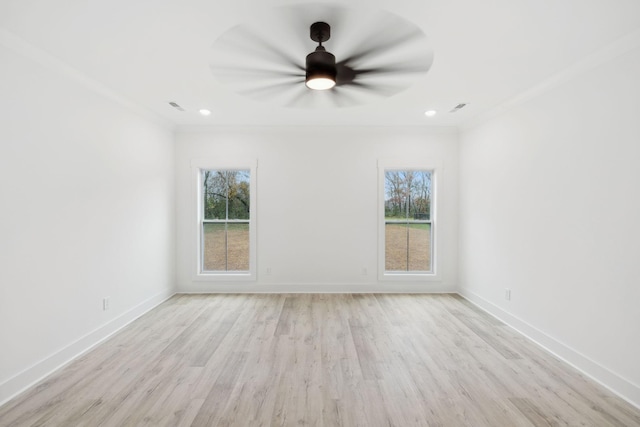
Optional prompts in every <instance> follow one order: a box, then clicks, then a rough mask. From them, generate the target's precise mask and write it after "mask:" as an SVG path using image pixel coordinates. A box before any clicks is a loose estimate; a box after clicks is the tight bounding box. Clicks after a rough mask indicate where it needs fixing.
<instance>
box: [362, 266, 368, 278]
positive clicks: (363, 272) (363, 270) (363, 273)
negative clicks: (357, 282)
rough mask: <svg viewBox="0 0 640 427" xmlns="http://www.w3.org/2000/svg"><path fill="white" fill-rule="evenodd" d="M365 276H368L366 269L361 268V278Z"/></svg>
mask: <svg viewBox="0 0 640 427" xmlns="http://www.w3.org/2000/svg"><path fill="white" fill-rule="evenodd" d="M367 274H368V273H367V269H366V267H362V275H363V276H366V275H367Z"/></svg>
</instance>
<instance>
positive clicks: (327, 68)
mask: <svg viewBox="0 0 640 427" xmlns="http://www.w3.org/2000/svg"><path fill="white" fill-rule="evenodd" d="M318 77H326V78H329V79H331V80H334V81H335V79H336V57H335V56H333V54H332V53H330V52H327V51H326V50H325V49H324V47H322V46H318V47H317V48H316V50H315V52H311V53H310V54H309V55H307V73H306V79H307V80H309V79H310V78H318Z"/></svg>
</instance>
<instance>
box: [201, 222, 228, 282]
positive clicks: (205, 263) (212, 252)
mask: <svg viewBox="0 0 640 427" xmlns="http://www.w3.org/2000/svg"><path fill="white" fill-rule="evenodd" d="M225 226H226V224H224V223H222V224H220V223H216V224H204V225H203V230H202V240H203V248H202V252H203V254H202V269H203V270H204V271H220V270H223V271H224V270H226V269H227V268H226V265H227V241H226V239H227V236H226V232H225Z"/></svg>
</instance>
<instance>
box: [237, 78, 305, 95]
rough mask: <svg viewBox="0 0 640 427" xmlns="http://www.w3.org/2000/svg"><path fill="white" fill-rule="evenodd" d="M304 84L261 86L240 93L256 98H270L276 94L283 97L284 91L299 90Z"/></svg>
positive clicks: (293, 82) (291, 83) (286, 83)
mask: <svg viewBox="0 0 640 427" xmlns="http://www.w3.org/2000/svg"><path fill="white" fill-rule="evenodd" d="M303 82H304V81H302V82H298V81H291V82H284V83H277V84H271V85H268V86H259V87H254V88H250V89H243V90H239V91H238V93H240V94H242V95H252V96H256V97H268V96H272V95H275V94H278V95H281V94H282V93H283V91H290V90H291V89H297V88H298V87H299V86H300V84H301V83H303Z"/></svg>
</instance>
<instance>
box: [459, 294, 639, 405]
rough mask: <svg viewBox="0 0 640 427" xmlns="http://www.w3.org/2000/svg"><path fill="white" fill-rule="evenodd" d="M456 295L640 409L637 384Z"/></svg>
mask: <svg viewBox="0 0 640 427" xmlns="http://www.w3.org/2000/svg"><path fill="white" fill-rule="evenodd" d="M458 293H459V294H460V296H462V297H463V298H465V299H466V300H467V301H469V302H471V303H472V304H474V305H476V306H478V307H479V308H481V309H482V310H484V311H486V312H487V313H488V314H490V315H492V316H493V317H495V318H497V319H499V320H501V321H502V322H504V323H506V324H507V325H508V326H510V327H511V328H513V329H515V330H516V331H518V332H519V333H521V334H522V335H524V336H525V337H527V338H529V339H530V340H531V341H533V342H535V343H536V344H538V345H539V346H541V347H542V348H544V349H545V350H547V351H548V352H550V353H551V354H553V355H554V356H556V357H557V358H559V359H561V360H563V361H564V362H566V363H568V364H569V365H571V366H573V367H574V368H576V369H577V370H579V371H580V372H582V373H583V374H584V375H586V376H588V377H589V378H591V379H593V380H594V381H596V382H598V383H599V384H601V385H602V386H604V387H605V388H607V389H609V390H610V391H611V392H612V393H615V394H616V395H618V396H620V397H621V398H623V399H624V400H626V401H627V402H629V403H631V404H632V405H634V406H635V407H637V408H640V386H638V385H637V384H634V383H632V382H630V381H628V380H626V379H624V378H623V377H622V376H620V375H618V374H616V373H615V372H613V371H612V370H610V369H609V368H606V367H605V366H602V365H601V364H599V363H597V362H595V361H593V360H592V359H590V358H589V357H587V356H585V355H584V354H582V353H580V352H578V351H576V350H574V349H573V348H571V347H569V346H568V345H566V344H564V343H562V342H560V341H558V340H556V339H555V338H553V337H550V336H549V335H547V334H546V333H544V332H542V331H541V330H539V329H537V328H536V327H535V326H533V325H531V324H529V323H527V322H525V321H524V320H522V319H520V318H518V317H516V316H514V315H512V314H510V313H508V312H507V311H505V310H503V309H502V308H500V307H498V306H497V305H495V304H493V303H492V302H490V301H487V300H486V299H484V298H482V297H481V296H479V295H477V294H475V293H473V292H471V291H469V290H468V289H461V290H459V292H458Z"/></svg>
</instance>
